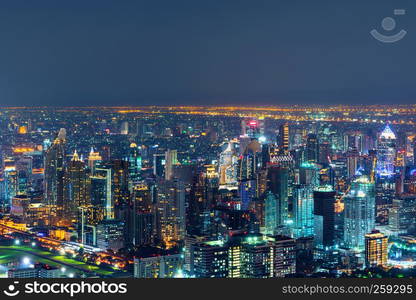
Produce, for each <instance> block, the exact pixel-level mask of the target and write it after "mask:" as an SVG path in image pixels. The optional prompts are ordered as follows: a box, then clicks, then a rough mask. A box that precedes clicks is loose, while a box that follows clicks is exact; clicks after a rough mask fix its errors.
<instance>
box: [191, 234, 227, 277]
mask: <svg viewBox="0 0 416 300" xmlns="http://www.w3.org/2000/svg"><path fill="white" fill-rule="evenodd" d="M191 251H192V254H191V257H192V258H193V259H192V264H191V265H192V268H191V272H192V273H193V274H194V275H195V277H196V278H227V277H228V245H226V244H225V243H224V242H223V241H209V242H202V243H197V244H195V245H193V246H192V250H191Z"/></svg>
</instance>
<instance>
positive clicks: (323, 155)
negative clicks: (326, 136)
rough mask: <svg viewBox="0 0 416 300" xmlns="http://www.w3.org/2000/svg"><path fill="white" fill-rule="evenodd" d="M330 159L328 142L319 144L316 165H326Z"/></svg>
mask: <svg viewBox="0 0 416 300" xmlns="http://www.w3.org/2000/svg"><path fill="white" fill-rule="evenodd" d="M330 159H331V144H330V143H329V142H323V143H319V145H318V163H319V164H323V165H328V164H329V162H330Z"/></svg>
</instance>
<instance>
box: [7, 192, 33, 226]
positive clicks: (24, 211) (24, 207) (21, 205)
mask: <svg viewBox="0 0 416 300" xmlns="http://www.w3.org/2000/svg"><path fill="white" fill-rule="evenodd" d="M29 205H30V199H29V198H28V197H27V196H26V195H16V196H14V197H13V198H12V205H11V208H10V215H12V216H15V217H19V218H20V219H21V220H22V221H23V222H28V221H29V220H28V212H29Z"/></svg>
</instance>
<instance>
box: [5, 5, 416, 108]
mask: <svg viewBox="0 0 416 300" xmlns="http://www.w3.org/2000/svg"><path fill="white" fill-rule="evenodd" d="M395 8H404V9H406V15H405V16H394V15H393V10H394V9H395ZM388 16H391V17H394V18H395V20H396V21H397V28H396V30H394V31H392V32H393V33H396V32H398V31H399V30H400V29H405V30H407V31H408V34H407V36H406V37H405V38H404V39H403V40H401V41H400V42H398V43H395V44H383V43H380V42H378V41H376V40H375V39H373V38H372V37H371V36H370V33H369V32H370V30H372V29H378V30H379V31H380V32H381V33H386V31H383V29H382V28H381V25H380V23H381V20H382V19H383V18H384V17H388ZM0 42H1V43H0V106H9V105H19V106H20V105H35V106H43V105H54V106H70V105H149V104H159V105H167V104H169V105H170V104H176V105H177V104H224V105H227V104H245V105H246V104H275V105H278V104H291V103H296V104H312V103H316V104H328V103H331V104H332V103H345V104H348V103H351V104H363V103H368V104H376V103H383V104H389V103H416V59H415V56H416V2H415V1H414V0H342V1H341V0H328V1H324V0H302V1H300V0H286V1H279V0H270V1H261V0H256V1H254V0H248V1H246V0H233V1H231V0H166V1H162V0H148V1H139V0H137V1H129V0H114V1H110V0H36V1H35V0H26V1H23V0H2V1H1V2H0Z"/></svg>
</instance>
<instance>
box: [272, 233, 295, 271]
mask: <svg viewBox="0 0 416 300" xmlns="http://www.w3.org/2000/svg"><path fill="white" fill-rule="evenodd" d="M268 239H269V240H270V241H271V243H272V248H273V262H272V264H273V276H272V277H285V276H287V275H291V274H295V273H296V241H295V239H292V238H290V237H287V236H282V235H277V236H271V237H269V238H268Z"/></svg>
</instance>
